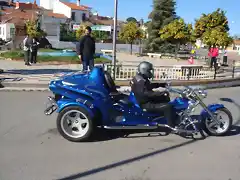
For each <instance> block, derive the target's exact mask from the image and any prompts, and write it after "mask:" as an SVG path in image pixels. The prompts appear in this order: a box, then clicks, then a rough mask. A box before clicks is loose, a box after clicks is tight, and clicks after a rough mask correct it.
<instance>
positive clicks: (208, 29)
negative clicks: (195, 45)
mask: <svg viewBox="0 0 240 180" xmlns="http://www.w3.org/2000/svg"><path fill="white" fill-rule="evenodd" d="M225 14H226V13H225V12H224V11H223V10H221V9H217V10H216V11H214V12H212V13H209V14H202V16H201V17H200V18H199V19H197V20H195V21H196V22H195V28H194V33H195V36H196V38H199V39H201V40H202V41H203V43H204V44H206V45H208V46H227V45H229V43H231V41H232V38H231V37H230V36H229V33H228V31H229V25H228V20H227V17H226V15H225Z"/></svg>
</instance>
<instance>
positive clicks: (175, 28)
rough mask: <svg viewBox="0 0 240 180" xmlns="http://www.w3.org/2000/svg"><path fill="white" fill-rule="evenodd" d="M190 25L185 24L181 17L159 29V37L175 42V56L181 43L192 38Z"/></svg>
mask: <svg viewBox="0 0 240 180" xmlns="http://www.w3.org/2000/svg"><path fill="white" fill-rule="evenodd" d="M192 31H193V30H192V25H191V24H186V23H185V22H184V20H183V19H176V20H174V21H172V22H171V23H169V24H168V25H166V26H164V27H163V28H162V29H160V31H159V34H160V38H161V39H162V40H164V41H168V42H170V43H172V44H175V57H177V52H178V49H179V46H180V45H181V44H186V43H188V42H190V41H193V39H192Z"/></svg>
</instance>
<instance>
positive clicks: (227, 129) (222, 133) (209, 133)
mask: <svg viewBox="0 0 240 180" xmlns="http://www.w3.org/2000/svg"><path fill="white" fill-rule="evenodd" d="M217 111H222V112H224V113H225V114H226V115H227V116H228V119H229V125H228V127H227V128H226V129H225V130H224V131H223V132H221V133H218V132H215V133H214V132H212V131H210V130H209V129H208V127H207V124H206V119H204V120H203V130H204V131H205V132H206V133H207V134H208V135H209V136H223V135H225V134H226V133H228V131H229V130H230V128H231V127H232V124H233V117H232V113H231V112H230V111H229V110H228V109H227V108H220V109H218V110H217Z"/></svg>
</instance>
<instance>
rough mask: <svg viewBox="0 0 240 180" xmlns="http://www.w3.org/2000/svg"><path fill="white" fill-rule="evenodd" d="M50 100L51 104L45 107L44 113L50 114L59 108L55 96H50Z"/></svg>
mask: <svg viewBox="0 0 240 180" xmlns="http://www.w3.org/2000/svg"><path fill="white" fill-rule="evenodd" d="M48 101H49V103H50V105H49V107H47V108H46V109H45V111H44V114H45V115H47V116H50V115H51V114H52V113H54V112H55V111H56V110H57V108H58V106H57V103H56V101H55V99H54V98H53V97H51V96H49V97H48Z"/></svg>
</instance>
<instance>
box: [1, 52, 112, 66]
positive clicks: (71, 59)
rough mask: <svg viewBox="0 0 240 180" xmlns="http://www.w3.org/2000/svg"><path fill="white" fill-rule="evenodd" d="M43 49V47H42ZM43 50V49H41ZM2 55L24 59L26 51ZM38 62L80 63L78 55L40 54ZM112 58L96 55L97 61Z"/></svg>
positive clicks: (103, 61) (105, 61)
mask: <svg viewBox="0 0 240 180" xmlns="http://www.w3.org/2000/svg"><path fill="white" fill-rule="evenodd" d="M41 50H42V49H41ZM44 50H46V51H45V52H53V51H56V50H54V49H44ZM41 52H43V51H41ZM0 57H3V58H11V59H13V60H23V59H24V52H23V51H20V50H15V51H7V52H3V53H1V54H0ZM37 61H38V62H40V63H41V62H42V63H51V62H58V63H65V64H66V63H69V64H75V63H79V62H80V61H79V58H78V57H77V56H38V57H37ZM109 62H111V61H110V60H108V59H106V58H102V57H95V63H96V64H98V63H109Z"/></svg>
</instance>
